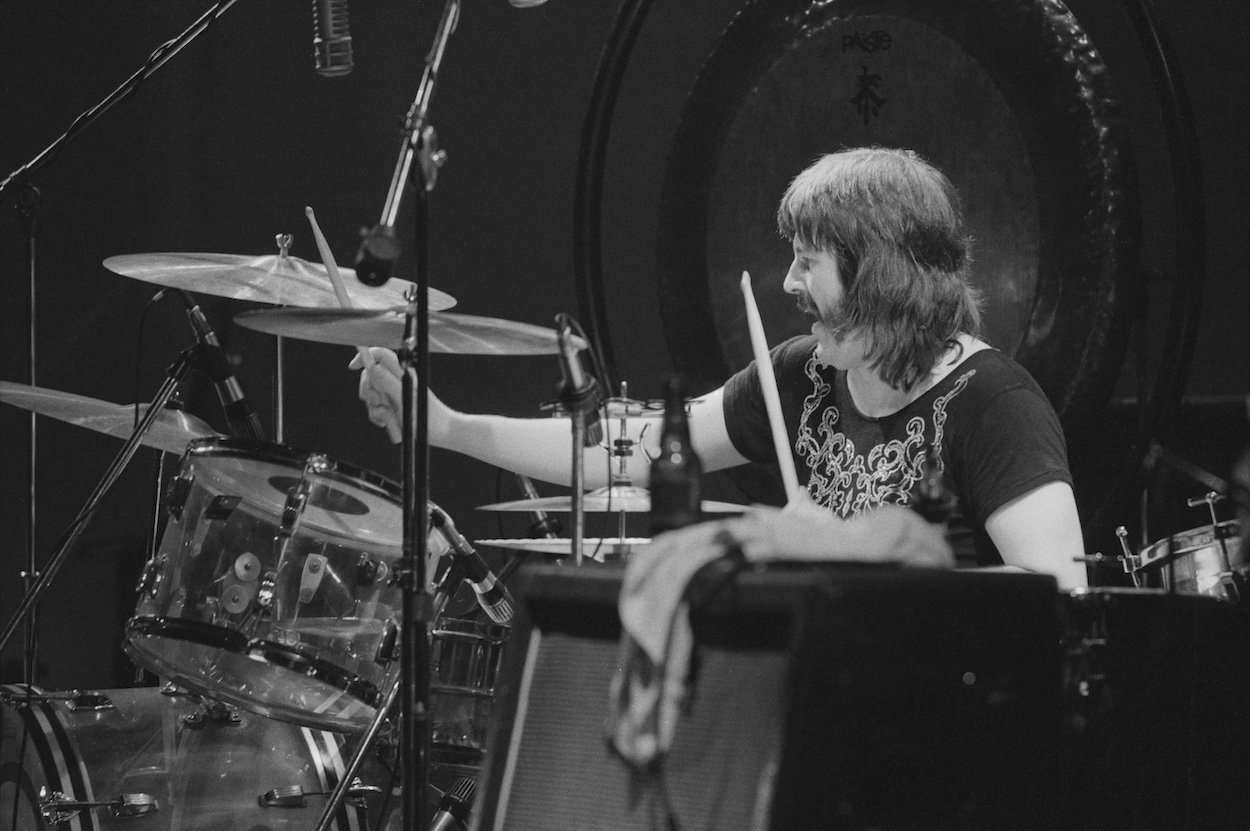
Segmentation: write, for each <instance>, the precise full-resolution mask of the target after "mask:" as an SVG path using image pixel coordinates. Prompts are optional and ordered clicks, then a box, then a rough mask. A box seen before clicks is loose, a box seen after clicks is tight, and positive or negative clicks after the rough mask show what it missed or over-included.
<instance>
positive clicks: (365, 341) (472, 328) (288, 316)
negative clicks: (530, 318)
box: [234, 308, 586, 355]
mask: <svg viewBox="0 0 1250 831" xmlns="http://www.w3.org/2000/svg"><path fill="white" fill-rule="evenodd" d="M234 320H235V322H236V323H238V324H239V325H240V326H243V327H245V328H247V329H255V330H256V331H258V332H267V333H268V334H271V335H281V336H283V337H288V338H297V339H299V340H311V341H318V342H319V343H338V344H343V345H345V346H388V347H390V348H391V349H398V348H399V347H400V346H402V345H403V340H404V310H403V309H402V308H395V309H372V310H371V309H258V310H255V311H250V312H243V313H241V314H237V315H235V316H234ZM429 321H430V351H431V352H445V353H449V354H456V355H553V354H555V353H557V352H558V351H559V342H558V340H557V338H556V330H554V329H544V328H543V327H541V326H533V325H531V324H529V323H515V322H513V321H511V320H503V319H501V318H497V317H479V316H477V315H464V314H456V313H454V312H430V313H429ZM572 338H573V342H574V343H575V345H576V346H577V348H578V349H585V348H586V342H585V341H584V340H582V339H581V338H579V337H577V336H575V335H574V336H572Z"/></svg>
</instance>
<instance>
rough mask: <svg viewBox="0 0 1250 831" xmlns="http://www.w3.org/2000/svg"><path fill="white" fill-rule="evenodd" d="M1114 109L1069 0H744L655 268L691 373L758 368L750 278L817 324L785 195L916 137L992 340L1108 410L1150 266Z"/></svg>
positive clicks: (671, 205)
mask: <svg viewBox="0 0 1250 831" xmlns="http://www.w3.org/2000/svg"><path fill="white" fill-rule="evenodd" d="M1117 106H1118V105H1117V101H1116V97H1115V92H1114V89H1113V87H1112V83H1111V79H1110V77H1109V76H1108V73H1107V71H1106V68H1105V67H1104V65H1103V63H1102V61H1101V58H1100V56H1099V54H1098V52H1097V50H1096V49H1095V48H1094V46H1093V44H1092V43H1091V42H1090V41H1089V39H1088V38H1087V36H1086V35H1085V33H1084V32H1083V31H1082V29H1081V27H1080V25H1079V23H1078V21H1077V20H1076V19H1075V17H1073V15H1072V14H1071V13H1070V12H1069V11H1068V10H1067V8H1066V7H1065V6H1063V5H1062V4H1061V3H1059V2H1056V0H823V1H822V2H817V1H813V2H798V0H755V2H749V3H747V4H746V5H745V6H744V7H743V9H742V10H741V11H740V12H739V13H738V14H737V16H736V17H735V18H734V20H733V21H732V22H731V23H730V25H729V26H728V28H727V29H726V31H725V32H724V34H723V36H722V37H721V39H720V41H719V42H718V45H717V47H716V49H715V50H714V52H713V54H712V55H711V56H710V57H709V59H708V60H707V62H706V63H705V65H704V67H703V70H702V71H701V73H700V75H699V77H698V79H697V81H696V83H695V85H694V88H693V89H692V92H691V93H690V96H689V98H688V99H687V102H686V105H685V108H684V110H683V113H682V119H681V122H680V124H679V127H678V130H677V133H676V135H675V137H674V140H673V144H672V148H671V152H670V155H669V159H668V163H667V166H666V169H665V174H664V182H663V187H662V196H661V205H660V213H659V229H660V230H659V233H658V241H657V279H658V290H659V294H660V308H661V310H662V316H663V321H662V322H663V326H664V333H665V338H666V341H667V344H668V348H669V351H670V353H671V354H672V357H673V362H674V365H675V367H676V368H677V369H678V371H680V372H682V373H685V374H686V375H688V376H689V377H690V378H691V379H692V380H693V382H694V384H695V385H696V388H711V387H714V386H717V385H719V384H720V383H722V382H723V381H724V380H725V379H726V378H727V377H728V375H729V374H730V373H732V372H734V371H736V370H737V369H739V368H741V367H743V366H745V365H746V364H747V363H748V362H749V361H750V360H751V357H752V354H751V344H750V339H749V335H748V330H747V326H746V324H745V317H744V310H743V307H742V302H741V295H740V292H739V291H738V290H737V283H738V281H739V279H740V276H741V274H742V272H743V271H744V270H746V271H749V272H750V273H751V275H752V281H753V284H754V289H755V295H756V298H757V304H758V305H759V307H760V314H761V317H762V318H763V321H764V326H765V330H766V332H767V335H768V341H769V343H770V344H777V343H780V342H781V341H782V340H785V339H786V338H788V337H790V336H792V335H795V334H799V333H802V332H806V331H808V328H809V321H808V320H807V319H806V318H805V317H804V316H803V315H802V314H801V313H800V312H799V311H798V310H797V309H796V308H795V304H794V301H793V298H792V297H790V296H789V295H787V294H785V293H784V292H783V291H782V289H781V284H782V280H783V278H784V276H785V273H786V269H787V268H788V266H789V262H790V259H791V252H790V249H789V244H788V243H787V242H786V241H785V240H783V239H781V238H780V236H779V235H778V233H777V230H776V222H775V219H774V212H775V210H776V205H777V202H778V200H779V199H780V197H781V195H782V193H783V192H784V191H785V188H786V185H787V184H788V182H789V181H790V179H791V178H793V177H794V175H796V174H797V173H798V172H799V171H800V170H802V169H803V168H805V167H806V166H807V165H809V164H810V163H811V162H812V161H814V160H815V159H816V158H818V157H819V156H821V155H823V154H825V153H829V152H833V151H837V150H839V149H842V148H847V147H856V146H866V145H879V146H889V147H905V148H909V149H911V150H914V151H916V152H917V153H919V154H920V155H921V156H922V157H924V158H925V159H927V160H928V161H929V162H931V163H932V164H933V165H935V166H936V167H938V168H939V169H941V170H942V171H943V172H945V173H946V175H947V176H948V177H949V178H950V179H951V181H952V182H953V183H954V185H955V187H956V189H957V190H958V191H959V193H960V197H961V200H962V205H963V209H964V215H965V219H966V222H967V227H968V231H969V233H970V234H971V236H972V238H973V249H972V250H973V257H972V268H971V280H972V282H973V283H974V284H975V285H976V286H977V287H978V288H979V289H980V290H981V292H982V294H983V295H984V297H985V299H986V309H985V329H986V331H985V336H986V339H987V340H988V341H989V342H990V343H991V344H992V345H994V346H995V347H997V348H998V349H1000V350H1001V351H1003V352H1005V353H1006V354H1009V355H1012V356H1013V357H1014V358H1015V359H1016V360H1018V361H1019V362H1020V363H1021V364H1022V365H1023V366H1024V367H1025V368H1026V369H1028V370H1029V372H1030V373H1032V375H1033V377H1034V378H1036V379H1037V381H1038V383H1039V384H1040V385H1041V387H1042V389H1043V390H1044V391H1045V392H1046V395H1047V396H1048V398H1049V399H1050V401H1051V402H1052V404H1053V405H1054V406H1055V408H1056V410H1057V411H1058V412H1059V414H1060V417H1061V418H1063V419H1065V426H1066V423H1067V421H1069V420H1071V419H1073V418H1075V417H1076V415H1077V413H1079V412H1082V411H1084V412H1088V411H1090V410H1093V409H1097V408H1099V407H1101V406H1103V405H1105V403H1106V400H1107V398H1108V397H1109V395H1110V392H1111V390H1112V387H1113V385H1114V383H1115V380H1116V377H1117V374H1118V372H1119V369H1120V365H1121V362H1122V360H1123V355H1124V348H1125V343H1126V340H1127V337H1126V336H1127V329H1128V311H1129V309H1128V303H1126V302H1125V298H1126V297H1128V296H1130V295H1131V292H1130V291H1129V289H1130V288H1131V287H1134V285H1135V283H1136V281H1137V280H1139V268H1138V263H1137V260H1136V257H1137V252H1138V238H1139V234H1140V231H1139V227H1140V218H1139V212H1138V206H1137V197H1136V187H1135V181H1134V175H1133V168H1132V164H1131V158H1130V154H1129V148H1128V143H1127V137H1126V132H1125V130H1124V128H1123V127H1122V126H1121V124H1120V122H1119V120H1118V117H1117ZM737 481H738V484H739V485H740V486H743V487H744V489H745V490H747V491H748V493H749V494H750V495H753V496H758V495H759V489H758V487H752V486H751V485H750V482H749V481H743V480H742V479H741V478H739V479H738V480H737Z"/></svg>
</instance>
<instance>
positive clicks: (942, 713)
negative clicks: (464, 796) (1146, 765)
mask: <svg viewBox="0 0 1250 831" xmlns="http://www.w3.org/2000/svg"><path fill="white" fill-rule="evenodd" d="M620 577H621V572H620V571H618V570H615V569H612V568H602V569H601V568H584V569H577V570H574V569H569V568H556V567H538V568H534V569H532V570H525V571H523V572H522V573H521V574H520V575H519V576H518V580H517V582H516V585H515V589H516V592H515V593H516V596H517V597H518V598H519V603H518V606H519V609H518V617H517V620H516V621H515V623H514V630H513V634H512V637H511V639H510V640H509V642H508V645H507V654H506V655H505V657H504V669H503V672H502V678H501V681H500V684H499V686H498V687H497V690H496V702H495V704H496V709H495V719H494V721H495V723H494V727H493V732H492V737H491V741H490V747H489V752H488V754H487V761H486V764H485V767H484V768H483V771H482V775H481V780H480V783H479V788H478V797H477V800H476V805H475V809H474V819H473V827H474V828H476V829H480V830H481V831H485V829H494V830H496V831H524V830H526V829H535V831H537V829H543V831H548V830H549V829H622V831H626V830H628V831H632V830H633V829H638V831H644V830H649V829H668V830H670V831H671V829H681V831H695V830H696V829H706V831H712V829H715V831H730V830H731V829H739V828H741V829H782V828H784V829H809V828H822V829H824V828H846V829H868V828H994V829H1004V828H1044V827H1054V824H1053V822H1052V820H1053V817H1054V816H1055V815H1056V813H1057V812H1058V811H1059V807H1060V806H1059V804H1058V803H1060V802H1061V801H1062V800H1061V798H1060V791H1062V788H1059V787H1058V786H1057V785H1056V781H1057V776H1056V774H1057V771H1058V756H1059V753H1058V749H1059V734H1060V721H1061V715H1060V708H1059V704H1058V702H1059V699H1060V696H1059V689H1058V686H1059V678H1060V671H1059V664H1060V654H1059V652H1060V648H1059V644H1060V635H1059V624H1058V621H1057V614H1056V604H1055V584H1054V581H1053V580H1052V579H1050V578H1047V577H1039V576H1036V575H1022V574H967V573H956V572H938V571H932V572H931V571H924V570H896V569H884V568H865V567H837V568H828V567H821V568H812V567H803V568H779V569H772V570H767V571H754V572H746V573H743V574H740V575H738V576H737V577H736V578H734V579H733V580H732V581H730V582H729V583H727V584H726V585H724V586H723V587H722V588H721V589H720V590H719V591H717V592H714V593H713V594H712V596H711V597H710V598H709V599H707V600H706V601H705V602H703V603H702V604H701V605H700V607H699V608H698V609H696V610H695V612H694V614H693V615H692V622H693V626H694V630H695V636H696V643H697V645H696V650H695V653H696V654H695V660H694V669H695V676H694V682H693V692H692V695H691V697H690V700H689V706H688V707H687V708H686V711H685V712H684V713H683V715H682V717H681V718H680V720H679V723H678V727H677V731H676V736H675V738H674V741H673V745H672V748H671V751H670V752H669V754H668V755H667V757H666V758H665V760H664V762H663V764H662V765H661V766H660V767H659V768H658V769H657V770H655V771H651V772H638V771H634V770H632V769H631V768H630V767H629V766H627V765H626V764H625V763H624V762H623V761H621V760H620V758H619V757H617V756H616V755H615V754H614V753H613V752H612V751H611V750H610V747H609V744H608V741H607V738H606V736H607V727H606V725H607V719H608V688H609V682H610V681H611V679H612V677H613V675H614V674H615V673H616V672H617V671H618V653H619V642H620V637H621V626H620V621H619V617H618V615H617V608H616V601H617V595H618V593H619V591H620Z"/></svg>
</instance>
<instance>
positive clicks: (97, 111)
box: [0, 0, 238, 195]
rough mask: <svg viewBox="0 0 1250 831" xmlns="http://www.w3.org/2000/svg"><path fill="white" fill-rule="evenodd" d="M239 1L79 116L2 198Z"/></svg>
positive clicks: (1, 185) (207, 16) (204, 18)
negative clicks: (20, 180)
mask: <svg viewBox="0 0 1250 831" xmlns="http://www.w3.org/2000/svg"><path fill="white" fill-rule="evenodd" d="M237 1H238V0H220V2H218V3H217V5H215V6H213V7H212V8H211V9H209V10H208V11H206V12H204V14H202V15H200V17H199V19H197V20H196V21H195V22H194V23H192V24H191V25H190V26H188V27H187V28H186V29H185V30H184V31H183V32H182V34H180V35H178V36H177V37H176V38H174V39H173V40H169V41H166V42H165V43H162V44H161V45H160V46H158V47H156V49H155V50H154V51H153V52H152V54H151V55H149V56H148V60H147V63H145V64H144V65H143V66H142V67H140V68H139V69H138V71H136V72H135V73H134V74H133V75H131V76H130V77H129V78H127V79H126V80H125V81H123V82H122V84H121V86H119V87H118V88H117V89H115V90H113V91H112V92H110V93H109V94H108V95H107V96H105V97H104V99H103V100H102V101H100V102H99V103H98V104H96V105H95V106H94V107H92V108H91V109H89V110H86V111H84V112H82V113H80V114H79V116H78V117H77V118H75V119H74V122H73V123H72V124H70V126H69V129H68V130H66V131H65V132H64V133H62V134H61V136H60V138H58V139H56V141H54V142H52V143H51V144H49V145H48V146H47V147H45V148H44V149H43V150H41V151H40V152H39V154H38V155H36V156H35V157H34V158H33V159H31V160H30V161H28V162H27V163H26V164H24V165H22V166H21V167H19V168H18V169H17V170H14V171H13V172H12V173H10V174H9V175H8V176H6V177H5V178H4V180H3V181H0V195H3V194H4V192H5V191H6V190H8V189H9V187H10V186H12V185H13V184H14V183H15V182H17V181H18V180H19V179H21V178H24V177H28V176H29V175H30V174H32V173H35V172H36V171H38V170H40V169H42V168H43V167H44V166H45V165H47V164H48V162H50V161H52V159H54V158H55V157H56V154H57V153H59V152H61V148H63V147H64V146H65V145H67V144H69V143H70V142H71V141H73V140H74V139H75V138H77V137H78V134H79V133H81V132H82V131H83V130H84V129H86V128H87V127H89V126H91V124H92V123H94V122H95V120H96V119H97V118H99V117H100V116H102V115H104V113H105V112H107V111H108V110H109V109H110V108H111V107H112V106H113V105H114V104H116V103H118V102H119V101H121V100H123V99H125V98H126V97H128V96H129V95H131V94H132V93H133V92H134V91H135V90H137V89H138V88H139V86H140V85H141V84H142V83H143V82H144V81H146V80H147V79H148V78H149V77H151V76H152V75H153V74H154V73H155V72H156V70H158V69H160V68H161V67H162V66H164V65H165V64H166V62H168V61H169V59H170V58H172V57H173V56H174V55H176V54H178V53H179V52H181V51H182V49H183V47H185V46H186V45H187V44H189V43H190V42H191V41H193V40H195V38H197V37H199V36H200V35H201V34H203V32H204V30H205V29H207V28H208V27H209V26H211V25H212V24H213V22H214V21H215V20H216V19H217V18H219V17H221V16H222V15H223V14H225V13H226V10H227V9H229V8H230V7H231V6H233V5H234V4H235V3H236V2H237Z"/></svg>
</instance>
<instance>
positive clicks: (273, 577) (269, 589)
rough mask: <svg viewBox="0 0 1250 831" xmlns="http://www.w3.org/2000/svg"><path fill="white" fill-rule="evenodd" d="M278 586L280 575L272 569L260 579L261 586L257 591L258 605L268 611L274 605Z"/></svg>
mask: <svg viewBox="0 0 1250 831" xmlns="http://www.w3.org/2000/svg"><path fill="white" fill-rule="evenodd" d="M277 585H278V573H277V572H276V571H274V570H272V569H270V570H269V571H266V572H265V576H264V577H262V578H260V586H259V587H258V588H257V590H256V605H257V606H258V607H259V608H260V609H262V610H265V611H267V610H268V609H269V607H271V606H272V605H273V592H274V588H276V587H277Z"/></svg>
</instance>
